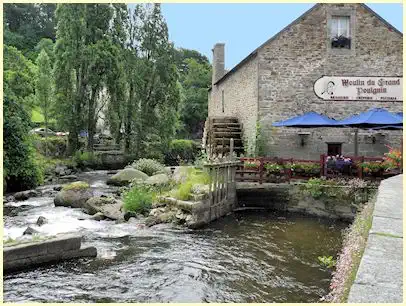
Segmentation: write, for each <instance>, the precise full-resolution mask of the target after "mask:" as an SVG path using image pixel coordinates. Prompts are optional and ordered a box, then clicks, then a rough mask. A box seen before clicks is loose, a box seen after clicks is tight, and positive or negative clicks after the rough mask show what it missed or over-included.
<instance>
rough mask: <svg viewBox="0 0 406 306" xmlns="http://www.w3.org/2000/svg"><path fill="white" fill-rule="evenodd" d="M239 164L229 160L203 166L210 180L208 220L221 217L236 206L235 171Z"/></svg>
mask: <svg viewBox="0 0 406 306" xmlns="http://www.w3.org/2000/svg"><path fill="white" fill-rule="evenodd" d="M240 164H241V162H240V161H239V160H237V161H231V160H229V161H222V162H219V163H210V164H206V165H204V168H205V169H206V171H207V172H208V173H209V175H210V178H211V180H210V184H209V205H210V219H214V218H218V217H220V216H223V215H224V214H225V213H227V212H229V211H231V208H232V206H233V205H235V204H236V198H237V195H236V192H237V191H236V169H237V167H238V166H239V165H240Z"/></svg>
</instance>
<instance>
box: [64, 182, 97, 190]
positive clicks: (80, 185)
mask: <svg viewBox="0 0 406 306" xmlns="http://www.w3.org/2000/svg"><path fill="white" fill-rule="evenodd" d="M89 187H90V185H89V184H88V183H86V182H82V181H79V182H73V183H70V184H67V185H65V186H63V188H62V190H64V191H67V190H82V189H87V188H89Z"/></svg>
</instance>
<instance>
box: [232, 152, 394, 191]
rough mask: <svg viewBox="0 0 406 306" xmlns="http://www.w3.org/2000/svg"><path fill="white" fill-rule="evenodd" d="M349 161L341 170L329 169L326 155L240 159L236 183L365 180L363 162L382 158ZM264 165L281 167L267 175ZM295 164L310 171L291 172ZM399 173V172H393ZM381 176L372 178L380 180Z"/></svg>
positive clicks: (379, 160)
mask: <svg viewBox="0 0 406 306" xmlns="http://www.w3.org/2000/svg"><path fill="white" fill-rule="evenodd" d="M346 158H350V159H351V161H352V162H351V164H347V165H345V166H344V167H343V169H337V168H334V167H333V168H330V167H328V166H327V155H326V154H321V155H320V159H319V160H306V159H293V158H277V157H257V158H240V161H241V164H240V165H239V166H238V167H237V171H236V180H237V181H238V182H256V183H259V184H262V183H264V182H290V180H292V179H309V178H311V177H322V176H324V177H327V178H331V177H358V178H365V176H366V175H365V173H364V171H363V169H362V167H360V166H359V164H360V163H363V162H373V161H376V162H381V161H383V157H366V156H346ZM266 164H274V165H275V164H276V165H280V166H281V170H280V171H279V172H278V170H277V171H276V172H273V174H272V173H271V174H269V173H268V171H267V170H266ZM295 164H313V165H314V166H313V167H312V168H313V169H311V170H310V171H300V170H296V171H293V170H292V168H294V167H295ZM395 172H399V171H395ZM395 172H393V173H391V172H388V173H386V174H385V175H388V176H390V175H394V174H396V173H395ZM382 177H383V174H382V175H381V176H379V175H378V176H376V177H372V178H375V179H381V178H382Z"/></svg>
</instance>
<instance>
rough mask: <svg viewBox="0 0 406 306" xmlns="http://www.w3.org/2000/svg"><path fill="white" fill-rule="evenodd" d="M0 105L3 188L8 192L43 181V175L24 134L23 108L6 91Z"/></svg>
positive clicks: (25, 133)
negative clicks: (2, 104)
mask: <svg viewBox="0 0 406 306" xmlns="http://www.w3.org/2000/svg"><path fill="white" fill-rule="evenodd" d="M23 87H24V86H23ZM3 103H4V107H3V112H4V114H3V115H4V118H3V119H4V120H3V139H4V143H3V184H5V185H6V186H4V187H6V188H7V190H8V191H19V190H25V189H31V188H34V187H36V186H38V185H39V184H41V183H42V182H43V179H44V173H43V168H42V167H41V165H40V163H39V161H38V159H37V157H36V152H35V148H34V146H33V145H32V138H31V137H30V136H29V134H28V132H29V129H30V125H29V122H30V119H29V118H28V116H27V112H26V111H25V109H24V105H23V104H20V103H18V102H16V101H11V100H10V99H9V98H7V95H6V91H5V98H4V101H3Z"/></svg>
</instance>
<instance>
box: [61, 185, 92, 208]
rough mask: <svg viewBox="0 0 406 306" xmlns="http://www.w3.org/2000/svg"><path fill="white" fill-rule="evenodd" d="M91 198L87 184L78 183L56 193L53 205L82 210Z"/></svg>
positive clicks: (90, 191)
mask: <svg viewBox="0 0 406 306" xmlns="http://www.w3.org/2000/svg"><path fill="white" fill-rule="evenodd" d="M92 196H93V192H92V190H91V189H90V187H89V184H87V183H85V182H80V181H79V182H74V183H72V184H69V185H66V186H64V188H62V190H61V191H60V192H58V193H57V195H56V197H55V199H54V203H55V206H66V207H73V208H82V207H83V206H84V205H85V203H86V201H87V200H89V199H90V198H91V197H92Z"/></svg>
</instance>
